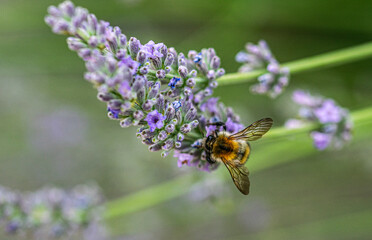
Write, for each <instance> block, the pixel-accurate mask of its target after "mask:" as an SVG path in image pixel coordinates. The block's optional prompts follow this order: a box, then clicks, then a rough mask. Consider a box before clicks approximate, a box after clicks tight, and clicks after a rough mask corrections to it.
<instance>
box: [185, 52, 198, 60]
mask: <svg viewBox="0 0 372 240" xmlns="http://www.w3.org/2000/svg"><path fill="white" fill-rule="evenodd" d="M197 54H198V52H197V51H195V50H190V51H189V52H188V53H187V57H188V58H189V59H194V58H195V56H196V55H197Z"/></svg>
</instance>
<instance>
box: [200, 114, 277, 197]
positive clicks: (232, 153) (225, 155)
mask: <svg viewBox="0 0 372 240" xmlns="http://www.w3.org/2000/svg"><path fill="white" fill-rule="evenodd" d="M208 125H216V126H218V129H219V127H223V129H224V131H218V130H216V131H215V132H214V133H213V134H212V135H209V136H208V137H205V138H204V139H203V141H202V147H203V148H204V150H205V152H206V160H207V161H208V162H209V163H211V164H212V163H216V162H223V163H224V164H225V166H226V168H227V170H229V172H230V175H231V178H232V180H233V181H234V184H235V186H236V187H237V188H238V189H239V191H240V192H241V193H243V194H245V195H248V193H249V186H250V182H249V178H248V175H249V171H248V169H247V168H246V167H245V166H244V164H245V163H246V162H247V160H248V158H249V155H250V153H251V146H250V145H249V143H248V142H247V141H255V140H257V139H260V138H261V137H262V136H263V135H264V134H265V133H266V132H267V131H269V129H270V128H271V126H272V125H273V120H272V119H271V118H263V119H261V120H258V121H256V122H254V123H252V124H251V125H250V126H248V127H246V128H245V129H243V130H241V131H239V132H237V133H234V134H230V133H228V132H227V131H226V125H225V123H223V122H215V123H209V124H208Z"/></svg>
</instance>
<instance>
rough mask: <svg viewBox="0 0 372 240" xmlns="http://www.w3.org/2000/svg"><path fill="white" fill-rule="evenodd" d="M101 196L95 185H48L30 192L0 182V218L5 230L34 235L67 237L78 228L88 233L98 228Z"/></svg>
mask: <svg viewBox="0 0 372 240" xmlns="http://www.w3.org/2000/svg"><path fill="white" fill-rule="evenodd" d="M102 200H103V197H102V195H101V193H100V190H99V188H98V187H97V186H95V185H81V186H77V187H75V188H74V189H72V190H70V191H65V190H62V189H58V188H53V187H48V188H43V189H41V190H38V191H36V192H32V193H19V192H17V191H14V190H10V189H7V188H5V187H2V186H0V209H1V211H0V218H1V219H2V223H3V224H4V225H5V231H6V232H7V233H8V234H18V235H24V234H25V233H26V234H27V236H31V234H32V235H34V236H35V239H52V238H55V239H60V238H62V237H63V238H64V237H67V238H68V236H70V235H71V234H74V233H76V234H77V233H79V232H80V233H83V234H84V235H89V232H90V231H95V232H96V231H97V230H98V228H99V229H101V228H100V226H99V220H100V219H99V215H100V213H101V210H100V207H99V205H100V204H101V203H102ZM101 230H102V229H101ZM97 237H98V236H97ZM79 239H86V238H84V237H83V236H80V237H79ZM97 239H99V238H97ZM101 239H104V235H102V238H101Z"/></svg>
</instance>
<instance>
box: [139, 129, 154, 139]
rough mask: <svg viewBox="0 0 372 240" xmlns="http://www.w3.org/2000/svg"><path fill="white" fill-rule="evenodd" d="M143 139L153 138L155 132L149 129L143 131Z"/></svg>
mask: <svg viewBox="0 0 372 240" xmlns="http://www.w3.org/2000/svg"><path fill="white" fill-rule="evenodd" d="M142 136H143V138H153V137H154V136H155V132H151V131H150V129H145V130H143V131H142Z"/></svg>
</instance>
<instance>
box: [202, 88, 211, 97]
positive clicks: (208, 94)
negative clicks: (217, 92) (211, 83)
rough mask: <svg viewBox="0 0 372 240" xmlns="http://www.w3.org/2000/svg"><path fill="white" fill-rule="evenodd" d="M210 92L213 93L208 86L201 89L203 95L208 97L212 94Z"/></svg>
mask: <svg viewBox="0 0 372 240" xmlns="http://www.w3.org/2000/svg"><path fill="white" fill-rule="evenodd" d="M212 93H213V91H212V89H210V88H206V89H204V91H203V94H204V96H205V97H208V96H210V95H212Z"/></svg>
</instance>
